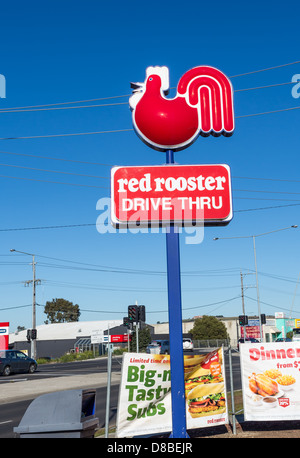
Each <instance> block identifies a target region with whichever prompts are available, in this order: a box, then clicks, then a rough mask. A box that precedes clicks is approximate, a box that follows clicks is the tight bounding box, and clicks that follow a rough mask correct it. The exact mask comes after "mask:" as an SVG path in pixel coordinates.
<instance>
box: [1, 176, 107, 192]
mask: <svg viewBox="0 0 300 458" xmlns="http://www.w3.org/2000/svg"><path fill="white" fill-rule="evenodd" d="M0 177H1V178H12V179H14V180H26V181H38V182H40V183H50V184H65V185H67V186H80V187H84V188H98V189H99V188H100V189H109V188H108V186H96V185H89V184H79V183H66V182H62V181H50V180H39V179H38V178H24V177H12V176H9V175H0Z"/></svg>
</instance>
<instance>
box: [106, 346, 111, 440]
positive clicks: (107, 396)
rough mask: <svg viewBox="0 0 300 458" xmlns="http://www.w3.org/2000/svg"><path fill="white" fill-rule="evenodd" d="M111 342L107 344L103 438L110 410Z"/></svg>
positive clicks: (107, 429) (107, 427)
mask: <svg viewBox="0 0 300 458" xmlns="http://www.w3.org/2000/svg"><path fill="white" fill-rule="evenodd" d="M112 352H113V344H111V343H108V345H107V392H106V412H105V438H108V435H109V412H110V385H111V358H112Z"/></svg>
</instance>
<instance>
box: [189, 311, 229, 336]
mask: <svg viewBox="0 0 300 458" xmlns="http://www.w3.org/2000/svg"><path fill="white" fill-rule="evenodd" d="M190 333H191V334H192V336H193V339H195V340H201V339H228V333H227V330H226V327H225V325H224V323H222V321H220V320H218V318H216V317H214V316H207V315H204V316H203V317H202V318H197V319H196V320H195V322H194V327H193V328H192V329H191V330H190Z"/></svg>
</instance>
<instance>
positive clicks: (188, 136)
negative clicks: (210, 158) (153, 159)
mask: <svg viewBox="0 0 300 458" xmlns="http://www.w3.org/2000/svg"><path fill="white" fill-rule="evenodd" d="M131 88H132V89H133V95H132V96H131V97H130V99H129V105H130V109H131V111H132V119H133V125H134V129H135V131H136V133H137V135H138V136H139V137H140V138H141V139H142V140H143V141H144V142H145V143H146V144H147V145H148V146H150V147H151V148H154V149H157V150H159V151H166V150H168V149H172V150H174V151H178V150H182V149H184V148H186V147H187V146H189V145H190V144H191V143H193V142H194V141H195V140H196V138H197V137H198V135H202V136H205V137H206V136H208V135H210V134H212V135H214V136H219V135H225V136H230V135H232V134H233V131H234V111H233V90H232V86H231V83H230V81H229V80H228V78H227V77H226V76H225V75H224V74H223V73H222V72H220V71H219V70H217V69H215V68H213V67H207V66H201V67H195V68H193V69H191V70H189V71H188V72H186V73H185V74H184V75H183V76H182V77H181V78H180V80H179V83H178V86H177V94H176V96H175V97H174V98H173V99H167V98H166V97H165V96H166V95H167V94H168V92H169V70H168V68H167V67H148V68H147V70H146V80H145V82H144V83H131Z"/></svg>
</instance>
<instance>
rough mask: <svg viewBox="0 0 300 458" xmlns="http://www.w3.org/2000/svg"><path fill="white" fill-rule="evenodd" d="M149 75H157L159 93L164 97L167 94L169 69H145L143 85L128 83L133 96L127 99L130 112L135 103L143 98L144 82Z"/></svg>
mask: <svg viewBox="0 0 300 458" xmlns="http://www.w3.org/2000/svg"><path fill="white" fill-rule="evenodd" d="M151 75H158V76H159V77H160V79H161V91H162V92H163V93H164V95H167V94H168V92H169V84H170V83H169V69H168V67H158V66H156V67H148V68H146V79H145V82H144V83H130V86H131V88H132V89H133V91H132V92H133V95H132V96H131V97H130V99H129V106H130V109H131V110H134V109H135V107H136V105H137V103H138V102H139V101H140V99H141V98H142V97H143V94H144V91H145V88H146V81H147V79H148V78H149V76H151Z"/></svg>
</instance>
